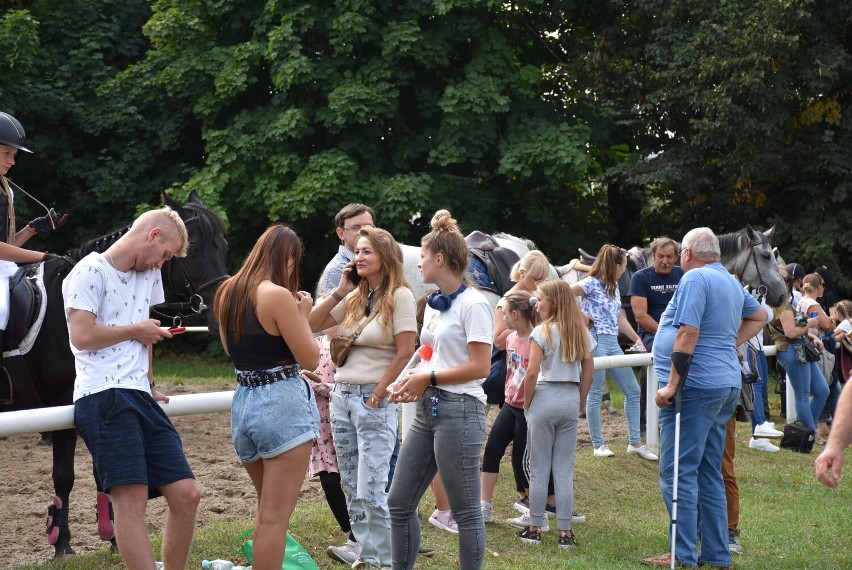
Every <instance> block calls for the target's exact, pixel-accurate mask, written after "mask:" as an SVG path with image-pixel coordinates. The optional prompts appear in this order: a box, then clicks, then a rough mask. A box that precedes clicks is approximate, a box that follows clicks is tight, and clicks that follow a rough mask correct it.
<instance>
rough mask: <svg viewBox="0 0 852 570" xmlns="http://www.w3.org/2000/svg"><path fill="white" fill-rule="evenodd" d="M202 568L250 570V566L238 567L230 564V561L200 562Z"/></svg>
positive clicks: (212, 569) (211, 569)
mask: <svg viewBox="0 0 852 570" xmlns="http://www.w3.org/2000/svg"><path fill="white" fill-rule="evenodd" d="M201 567H202V568H209V569H210V570H251V566H248V567H246V566H238V565H236V564H234V563H233V562H231V561H230V560H218V559H217V560H202V561H201Z"/></svg>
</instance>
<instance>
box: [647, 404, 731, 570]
mask: <svg viewBox="0 0 852 570" xmlns="http://www.w3.org/2000/svg"><path fill="white" fill-rule="evenodd" d="M682 398H683V408H682V410H681V414H680V453H679V456H680V459H679V466H678V487H677V504H678V507H677V542H676V543H675V556H676V558H677V559H678V560H679V561H680V562H681V563H683V564H684V565H685V566H695V565H697V564H698V563H699V561H700V562H702V563H705V564H709V565H711V566H722V567H727V566H730V565H731V553H730V552H729V551H728V509H727V500H726V498H725V482H724V480H723V479H722V472H721V468H722V454H723V453H724V451H725V436H726V434H727V429H726V427H725V424H727V422H728V420H729V419H731V415H732V414H733V413H734V409H735V408H736V407H737V402H738V401H739V399H740V389H739V388H717V389H701V388H690V387H684V389H683V394H682ZM675 414H676V410H675V406H674V405H672V406H668V407H665V408H661V409H660V491H661V492H662V495H663V500H664V501H665V502H666V508H667V509H668V510H669V515H671V512H672V486H673V483H674V445H675ZM699 519H700V520H701V525H700V528H699V524H698V521H699ZM669 543H671V536H669ZM699 544H700V549H701V550H700V552H699V550H698V549H699Z"/></svg>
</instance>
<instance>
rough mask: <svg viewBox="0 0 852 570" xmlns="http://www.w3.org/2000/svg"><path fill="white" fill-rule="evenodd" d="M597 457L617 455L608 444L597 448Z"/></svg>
mask: <svg viewBox="0 0 852 570" xmlns="http://www.w3.org/2000/svg"><path fill="white" fill-rule="evenodd" d="M594 455H595V457H612V456H613V455H615V454H614V453H613V452H612V450H611V449H610V448H609V447H607V446H606V444H604V445H602V446H600V447H596V448H595V453H594Z"/></svg>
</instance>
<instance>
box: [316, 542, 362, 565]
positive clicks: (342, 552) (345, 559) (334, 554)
mask: <svg viewBox="0 0 852 570" xmlns="http://www.w3.org/2000/svg"><path fill="white" fill-rule="evenodd" d="M325 553H326V554H328V556H329V557H330V558H331V559H332V560H336V561H337V562H342V563H343V564H346V565H347V566H352V565H353V564H355V562H357V561H358V558H359V557H360V556H361V544H360V543H358V542H355V541H353V540H349V541H347V542H346V544H344V545H343V546H329V547H328V548H327V549H326V550H325Z"/></svg>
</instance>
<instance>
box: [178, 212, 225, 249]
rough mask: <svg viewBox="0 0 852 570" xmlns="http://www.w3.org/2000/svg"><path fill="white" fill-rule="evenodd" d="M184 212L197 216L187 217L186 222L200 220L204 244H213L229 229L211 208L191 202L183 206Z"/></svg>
mask: <svg viewBox="0 0 852 570" xmlns="http://www.w3.org/2000/svg"><path fill="white" fill-rule="evenodd" d="M181 208H182V209H183V210H184V211H188V212H191V213H193V214H195V215H194V216H187V218H186V219H185V220H184V222H187V221H189V220H192V219H196V220H198V223H199V228H200V229H201V239H202V240H204V243H211V242H212V241H213V240H214V239H215V238H216V236H220V235H223V234H224V233H225V230H226V229H227V225H226V224H225V220H223V219H222V218H221V217H220V216H219V215H218V214H217V213H216V212H214V211H213V210H211V209H210V208H208V207H206V206H204V205H202V204H200V203H196V202H190V203H188V204H186V205H184V206H181Z"/></svg>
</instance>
